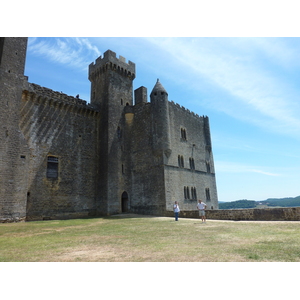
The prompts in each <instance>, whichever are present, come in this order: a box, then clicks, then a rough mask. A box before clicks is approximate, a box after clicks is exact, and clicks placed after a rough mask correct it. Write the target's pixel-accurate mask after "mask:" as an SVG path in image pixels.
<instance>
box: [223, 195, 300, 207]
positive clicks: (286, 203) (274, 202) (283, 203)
mask: <svg viewBox="0 0 300 300" xmlns="http://www.w3.org/2000/svg"><path fill="white" fill-rule="evenodd" d="M260 205H266V206H267V207H274V206H279V207H297V206H300V196H297V197H294V198H292V197H287V198H269V199H267V200H263V201H254V200H246V199H244V200H237V201H232V202H219V209H238V208H256V207H259V206H260Z"/></svg>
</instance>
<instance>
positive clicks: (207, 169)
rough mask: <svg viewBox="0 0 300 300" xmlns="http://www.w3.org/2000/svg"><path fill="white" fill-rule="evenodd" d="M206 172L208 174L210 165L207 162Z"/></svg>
mask: <svg viewBox="0 0 300 300" xmlns="http://www.w3.org/2000/svg"><path fill="white" fill-rule="evenodd" d="M206 171H207V173H210V163H209V162H208V161H207V162H206Z"/></svg>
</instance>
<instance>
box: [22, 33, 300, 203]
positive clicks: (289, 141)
mask: <svg viewBox="0 0 300 300" xmlns="http://www.w3.org/2000/svg"><path fill="white" fill-rule="evenodd" d="M107 49H110V50H112V51H114V52H116V53H117V56H119V55H121V56H123V57H125V58H126V59H127V61H128V60H131V61H132V62H134V63H135V64H136V78H135V80H134V89H136V88H139V87H140V86H142V85H143V86H145V87H147V89H148V97H149V95H150V92H151V90H152V88H153V86H154V85H155V83H156V80H157V78H159V79H160V82H161V83H162V84H163V86H164V87H165V89H166V90H167V91H168V94H169V100H173V101H174V102H176V103H179V104H180V105H182V106H184V107H186V108H188V109H189V110H191V111H193V112H195V113H197V114H199V115H207V116H208V117H209V119H210V127H211V136H212V145H213V155H214V161H215V169H216V179H217V189H218V197H219V201H234V200H239V199H248V200H265V199H267V198H271V197H275V198H279V197H296V196H298V195H300V187H299V186H300V184H299V182H300V153H299V142H300V118H299V113H300V85H299V78H300V38H276V37H269V38H263V37H258V38H250V37H247V38H230V37H228V38H227V37H226V38H225V37H221V38H217V37H203V38H187V37H184V38H179V37H172V38H162V37H159V38H152V37H145V38H142V37H126V38H125V37H99V38H96V37H93V38H89V37H83V38H77V37H69V38H64V37H58V38H54V37H51V38H49V37H47V38H29V40H28V51H27V61H26V68H25V75H26V76H28V77H29V79H28V80H29V82H33V83H36V84H39V85H42V86H45V87H48V88H51V89H53V90H55V91H62V92H64V93H66V94H69V95H73V96H75V95H77V94H79V95H80V98H82V99H84V100H87V101H89V98H90V82H89V80H88V65H89V64H90V63H92V62H94V61H95V60H96V58H97V57H98V56H100V55H102V54H103V52H105V51H106V50H107Z"/></svg>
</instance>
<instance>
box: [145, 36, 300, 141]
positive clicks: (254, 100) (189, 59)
mask: <svg viewBox="0 0 300 300" xmlns="http://www.w3.org/2000/svg"><path fill="white" fill-rule="evenodd" d="M148 41H150V42H151V43H154V44H155V45H156V46H158V47H160V48H161V49H162V50H165V51H167V52H168V54H169V55H170V56H171V57H173V59H174V60H176V62H177V63H178V66H179V67H180V72H181V76H182V77H184V78H185V80H186V81H189V82H190V84H193V83H195V85H194V87H196V88H197V84H198V82H199V81H200V82H201V81H203V80H208V81H209V82H210V84H211V89H212V93H215V92H216V91H215V90H216V89H218V90H219V93H218V95H224V96H226V95H227V97H226V99H221V98H214V102H212V101H210V102H209V106H210V107H214V109H217V110H221V111H223V112H225V113H227V114H229V115H231V116H233V117H235V118H240V119H241V120H247V121H248V122H251V123H254V124H256V125H258V126H261V127H264V128H267V129H269V130H273V131H276V132H281V133H290V134H297V135H298V136H299V132H300V119H299V117H298V115H299V112H300V104H299V98H300V93H299V90H296V89H295V88H294V87H293V86H292V85H290V84H289V82H288V81H287V80H285V79H284V78H282V77H280V71H278V70H276V68H275V66H274V64H275V62H276V67H277V68H278V66H277V65H278V64H280V65H281V66H283V68H290V67H291V65H292V63H293V62H294V61H296V64H298V60H299V54H298V52H299V51H298V52H296V51H295V49H290V48H288V47H287V45H285V44H284V42H283V40H277V39H275V40H274V39H268V38H267V39H262V38H260V39H251V38H250V39H247V38H219V39H216V38H194V39H188V38H184V39H180V38H166V39H162V38H159V39H157V38H150V39H148ZM272 44H275V45H276V47H274V49H272ZM258 52H259V53H258ZM262 52H263V54H264V55H263V56H262V55H261V53H262ZM262 57H263V59H262ZM279 58H281V60H280V59H279ZM266 59H267V60H268V64H267V65H265V60H266ZM270 61H272V62H273V65H272V64H270ZM278 62H279V63H278ZM287 64H288V66H286V65H287ZM273 68H274V70H276V71H273ZM198 86H199V87H200V86H201V85H200V84H198ZM199 87H198V89H199ZM200 88H202V87H200ZM224 102H225V103H224ZM202 104H203V103H202Z"/></svg>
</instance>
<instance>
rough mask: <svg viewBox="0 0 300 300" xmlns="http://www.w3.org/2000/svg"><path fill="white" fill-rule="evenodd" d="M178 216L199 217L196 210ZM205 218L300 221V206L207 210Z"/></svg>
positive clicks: (169, 215) (171, 214) (169, 213)
mask: <svg viewBox="0 0 300 300" xmlns="http://www.w3.org/2000/svg"><path fill="white" fill-rule="evenodd" d="M173 215H174V213H173V212H171V211H166V212H165V216H167V217H171V216H173ZM180 217H181V218H199V214H198V211H181V212H180ZM206 218H207V219H215V220H233V221H243V220H244V221H300V207H276V208H275V207H274V208H261V209H258V208H249V209H217V210H207V211H206Z"/></svg>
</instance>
